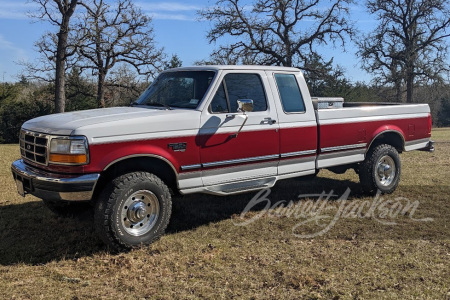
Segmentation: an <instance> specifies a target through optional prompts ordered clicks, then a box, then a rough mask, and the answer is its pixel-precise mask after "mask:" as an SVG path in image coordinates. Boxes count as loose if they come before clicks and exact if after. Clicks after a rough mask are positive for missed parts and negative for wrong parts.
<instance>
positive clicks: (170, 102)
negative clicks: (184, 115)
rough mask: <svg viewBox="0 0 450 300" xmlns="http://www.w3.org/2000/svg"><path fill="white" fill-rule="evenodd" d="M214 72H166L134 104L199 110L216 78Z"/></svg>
mask: <svg viewBox="0 0 450 300" xmlns="http://www.w3.org/2000/svg"><path fill="white" fill-rule="evenodd" d="M214 75H215V72H213V71H176V72H166V73H162V74H161V75H159V76H158V78H156V80H155V81H154V82H153V83H152V84H151V85H150V87H149V88H148V89H147V90H146V91H145V92H144V93H143V94H142V95H141V96H140V97H139V99H138V100H137V101H136V102H135V103H134V104H136V105H148V106H156V107H158V106H159V107H162V108H166V109H170V108H172V107H179V108H191V109H195V108H197V106H198V104H199V103H200V102H201V100H202V99H203V97H204V96H205V93H206V91H207V90H208V87H209V85H210V84H211V82H212V80H213V78H214Z"/></svg>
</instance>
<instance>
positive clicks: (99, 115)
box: [22, 107, 200, 141]
mask: <svg viewBox="0 0 450 300" xmlns="http://www.w3.org/2000/svg"><path fill="white" fill-rule="evenodd" d="M199 121H200V112H199V111H196V110H184V109H173V110H161V109H150V108H143V107H112V108H100V109H91V110H84V111H76V112H68V113H60V114H52V115H47V116H42V117H38V118H35V119H32V120H29V121H27V122H25V123H24V124H23V126H22V128H23V129H25V130H30V131H35V132H41V133H46V134H52V135H84V136H86V137H88V139H89V140H91V141H93V140H94V139H98V138H101V137H107V136H108V137H112V136H120V135H133V134H143V133H150V132H167V131H170V130H182V129H185V130H186V129H198V126H199Z"/></svg>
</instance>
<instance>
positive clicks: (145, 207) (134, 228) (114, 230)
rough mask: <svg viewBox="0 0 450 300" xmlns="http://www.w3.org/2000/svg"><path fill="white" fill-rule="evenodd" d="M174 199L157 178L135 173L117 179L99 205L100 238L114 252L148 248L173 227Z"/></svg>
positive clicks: (96, 213) (97, 206) (109, 186)
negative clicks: (171, 221)
mask: <svg viewBox="0 0 450 300" xmlns="http://www.w3.org/2000/svg"><path fill="white" fill-rule="evenodd" d="M171 212H172V199H171V196H170V192H169V189H168V188H167V186H166V185H165V184H164V182H163V181H162V180H161V179H159V178H158V177H157V176H155V175H153V174H151V173H147V172H133V173H127V174H124V175H121V176H119V177H117V178H115V179H114V180H113V181H112V182H111V183H109V184H108V185H107V186H106V188H105V189H104V191H103V193H102V194H101V196H100V199H99V200H98V202H97V203H96V206H95V215H94V218H95V223H96V229H97V231H98V233H99V235H100V238H102V240H103V241H104V242H106V244H107V245H109V246H110V247H111V248H112V249H113V250H117V251H121V250H127V249H131V248H135V247H138V246H140V245H148V244H151V243H152V242H154V241H155V240H157V239H158V238H159V237H160V236H161V235H162V234H163V233H164V231H165V229H166V227H167V225H168V224H169V220H170V215H171Z"/></svg>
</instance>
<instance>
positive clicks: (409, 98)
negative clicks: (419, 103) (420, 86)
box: [406, 70, 414, 103]
mask: <svg viewBox="0 0 450 300" xmlns="http://www.w3.org/2000/svg"><path fill="white" fill-rule="evenodd" d="M407 72H408V74H407V77H406V103H412V102H413V90H414V75H413V74H412V71H409V70H408V71H407Z"/></svg>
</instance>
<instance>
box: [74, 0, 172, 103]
mask: <svg viewBox="0 0 450 300" xmlns="http://www.w3.org/2000/svg"><path fill="white" fill-rule="evenodd" d="M82 5H83V6H84V7H85V9H86V14H85V16H84V18H83V21H82V22H81V23H80V25H79V26H80V28H79V29H80V30H79V32H80V34H81V35H82V38H80V40H81V41H80V46H79V52H80V54H81V56H82V57H83V58H84V60H85V63H84V64H82V65H81V67H82V68H83V69H86V68H89V69H92V70H93V74H95V75H96V76H97V102H98V106H99V107H105V99H104V98H105V80H106V77H107V75H108V72H109V71H110V70H111V69H112V68H113V67H114V66H115V65H116V64H118V63H124V64H129V65H131V66H133V67H134V68H135V69H136V71H137V72H138V73H139V74H141V75H147V76H152V75H153V74H154V73H155V72H157V70H159V69H160V68H161V66H162V60H163V57H164V55H163V52H162V49H158V48H157V47H156V43H155V41H154V34H153V27H152V26H151V19H150V18H149V17H147V16H146V15H144V14H143V13H142V12H141V10H140V9H139V8H137V7H136V6H135V5H134V4H133V3H132V1H131V0H118V1H117V2H116V3H115V4H114V5H111V4H109V3H106V2H104V1H103V0H92V1H90V2H83V4H82Z"/></svg>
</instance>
